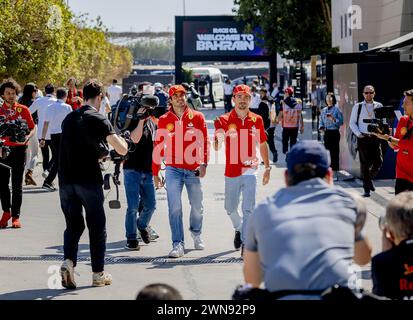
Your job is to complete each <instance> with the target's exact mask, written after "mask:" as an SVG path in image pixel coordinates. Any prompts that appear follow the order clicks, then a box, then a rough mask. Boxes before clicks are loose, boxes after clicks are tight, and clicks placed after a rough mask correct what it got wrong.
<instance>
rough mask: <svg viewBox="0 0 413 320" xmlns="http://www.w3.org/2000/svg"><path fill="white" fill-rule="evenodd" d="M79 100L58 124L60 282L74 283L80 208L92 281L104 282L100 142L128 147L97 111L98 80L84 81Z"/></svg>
mask: <svg viewBox="0 0 413 320" xmlns="http://www.w3.org/2000/svg"><path fill="white" fill-rule="evenodd" d="M83 94H84V98H85V105H83V106H82V107H81V108H79V109H78V110H76V111H74V112H71V113H70V114H69V115H67V116H66V118H65V119H64V121H63V123H62V133H61V144H60V146H61V148H60V156H59V168H58V172H59V187H60V188H59V194H60V204H61V207H62V210H63V213H64V215H65V219H66V230H65V232H64V262H63V264H62V266H61V269H60V272H61V276H62V286H63V287H65V288H68V289H74V288H76V283H75V281H74V267H75V266H76V262H77V251H78V243H79V239H80V237H81V235H82V233H83V231H84V229H85V222H84V218H83V215H82V207H84V208H85V213H86V223H87V226H88V229H89V240H90V255H91V260H92V271H93V281H92V286H98V287H101V286H105V285H110V284H111V282H112V277H111V275H110V274H108V273H106V272H104V271H103V270H104V259H105V249H106V227H105V225H106V217H105V211H104V208H103V201H104V196H103V190H102V184H103V177H102V173H101V170H100V167H99V158H100V157H102V156H103V154H102V149H101V148H100V145H101V144H102V143H103V142H108V143H109V144H110V145H111V146H112V147H113V148H114V149H115V151H116V152H117V153H119V154H121V155H126V153H127V152H128V147H127V143H126V142H125V140H124V139H123V138H121V137H119V136H117V135H116V134H115V131H114V129H113V127H112V125H111V124H110V122H109V120H108V119H107V118H106V117H105V116H103V115H101V114H99V113H98V111H97V110H98V109H99V107H100V104H101V102H102V84H100V83H98V82H97V81H96V80H89V81H88V82H87V83H86V84H85V86H84V87H83Z"/></svg>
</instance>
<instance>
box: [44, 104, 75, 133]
mask: <svg viewBox="0 0 413 320" xmlns="http://www.w3.org/2000/svg"><path fill="white" fill-rule="evenodd" d="M71 112H72V107H71V106H70V105H68V104H66V103H65V102H64V101H63V100H57V101H56V102H55V103H53V104H52V105H50V107H49V108H48V109H47V112H46V115H45V119H44V121H48V122H49V130H47V131H48V134H49V135H51V134H58V133H62V122H63V120H64V119H65V118H66V116H67V115H68V114H69V113H71ZM39 125H40V122H39ZM42 128H43V123H42ZM41 134H42V133H41V132H40V135H41Z"/></svg>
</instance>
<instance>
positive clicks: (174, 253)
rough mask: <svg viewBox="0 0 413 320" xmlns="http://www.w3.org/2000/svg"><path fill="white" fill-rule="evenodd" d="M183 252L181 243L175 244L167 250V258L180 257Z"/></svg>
mask: <svg viewBox="0 0 413 320" xmlns="http://www.w3.org/2000/svg"><path fill="white" fill-rule="evenodd" d="M184 254H185V252H184V246H183V245H182V243H178V244H175V245H174V246H173V248H172V250H171V252H169V258H180V257H182V256H183V255H184Z"/></svg>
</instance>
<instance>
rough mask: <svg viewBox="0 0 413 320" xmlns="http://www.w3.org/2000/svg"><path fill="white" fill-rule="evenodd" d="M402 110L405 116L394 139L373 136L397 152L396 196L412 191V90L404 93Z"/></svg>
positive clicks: (377, 134)
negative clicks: (384, 141) (386, 142)
mask: <svg viewBox="0 0 413 320" xmlns="http://www.w3.org/2000/svg"><path fill="white" fill-rule="evenodd" d="M404 95H405V98H404V101H403V108H404V111H405V115H404V116H403V117H402V118H401V119H400V120H399V124H398V125H397V129H396V134H395V135H394V137H392V136H390V135H388V134H380V133H375V135H376V136H377V137H378V138H380V139H383V140H386V141H388V142H389V146H390V147H391V148H392V149H394V150H395V151H397V162H396V186H395V189H396V190H395V193H396V195H397V194H399V193H402V192H404V191H413V165H412V164H413V137H412V133H413V90H409V91H406V92H405V93H404Z"/></svg>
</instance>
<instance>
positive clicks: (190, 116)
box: [188, 112, 194, 120]
mask: <svg viewBox="0 0 413 320" xmlns="http://www.w3.org/2000/svg"><path fill="white" fill-rule="evenodd" d="M188 118H189V120H192V119H193V118H194V114H193V113H192V112H190V113H189V114H188Z"/></svg>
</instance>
